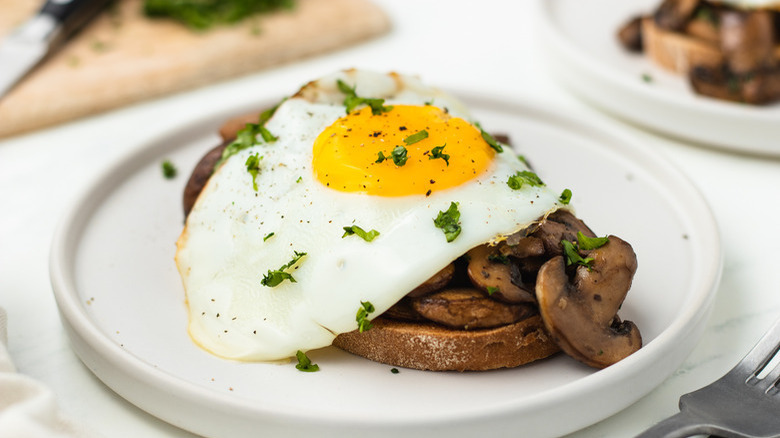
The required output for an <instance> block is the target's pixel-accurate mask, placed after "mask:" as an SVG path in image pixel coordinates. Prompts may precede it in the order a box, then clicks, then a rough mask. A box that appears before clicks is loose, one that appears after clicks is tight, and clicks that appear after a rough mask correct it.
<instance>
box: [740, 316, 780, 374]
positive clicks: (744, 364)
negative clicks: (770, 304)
mask: <svg viewBox="0 0 780 438" xmlns="http://www.w3.org/2000/svg"><path fill="white" fill-rule="evenodd" d="M778 349H780V319H778V320H777V321H775V323H774V324H773V325H772V328H770V329H769V331H767V332H766V334H765V335H764V336H762V337H761V339H760V340H759V341H758V343H757V344H756V346H755V347H753V349H752V350H750V352H748V354H747V355H746V356H745V357H744V359H742V360H741V361H740V362H739V364H738V365H737V366H736V367H735V368H734V370H741V371H743V372H744V371H746V372H748V373H749V375H748V376H747V377H746V378H745V382H746V383H748V384H755V383H758V382H759V379H756V375H757V374H758V373H759V372H761V370H762V369H763V368H764V367H765V366H766V364H768V363H769V361H770V360H772V358H773V357H774V355H775V354H776V353H777V351H778ZM775 371H776V370H775ZM772 374H774V372H773V373H772Z"/></svg>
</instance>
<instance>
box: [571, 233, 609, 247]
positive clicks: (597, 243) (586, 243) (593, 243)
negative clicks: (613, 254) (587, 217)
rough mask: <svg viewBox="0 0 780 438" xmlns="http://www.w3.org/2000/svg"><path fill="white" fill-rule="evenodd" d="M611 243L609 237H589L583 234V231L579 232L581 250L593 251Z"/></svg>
mask: <svg viewBox="0 0 780 438" xmlns="http://www.w3.org/2000/svg"><path fill="white" fill-rule="evenodd" d="M607 242H609V238H608V237H588V236H586V235H584V234H582V231H577V243H578V244H579V246H580V248H582V249H584V250H586V251H587V250H591V249H596V248H601V247H602V246H604V245H606V244H607Z"/></svg>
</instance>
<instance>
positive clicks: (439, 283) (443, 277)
mask: <svg viewBox="0 0 780 438" xmlns="http://www.w3.org/2000/svg"><path fill="white" fill-rule="evenodd" d="M454 274H455V264H454V263H450V264H449V265H447V266H445V267H444V268H442V270H440V271H439V272H437V273H435V274H433V277H431V278H429V279H428V280H426V281H425V283H423V284H421V285H419V286H417V287H416V288H414V289H413V290H412V291H411V292H409V293H408V294H406V296H407V297H421V296H423V295H427V294H429V293H431V292H433V291H437V290H439V289H442V288H444V286H446V285H447V283H449V282H450V280H452V276H453V275H454Z"/></svg>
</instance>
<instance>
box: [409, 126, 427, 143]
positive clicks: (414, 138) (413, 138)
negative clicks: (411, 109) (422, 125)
mask: <svg viewBox="0 0 780 438" xmlns="http://www.w3.org/2000/svg"><path fill="white" fill-rule="evenodd" d="M426 138H428V131H426V130H424V129H423V130H422V131H417V132H415V133H414V134H412V135H410V136H408V137H406V138H404V143H406V145H407V146H409V145H413V144H415V143H417V142H418V141H421V140H424V139H426Z"/></svg>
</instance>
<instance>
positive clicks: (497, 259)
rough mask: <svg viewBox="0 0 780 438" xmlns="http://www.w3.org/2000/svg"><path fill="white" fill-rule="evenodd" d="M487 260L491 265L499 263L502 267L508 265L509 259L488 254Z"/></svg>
mask: <svg viewBox="0 0 780 438" xmlns="http://www.w3.org/2000/svg"><path fill="white" fill-rule="evenodd" d="M488 260H489V261H491V262H493V263H501V264H504V265H508V264H509V257H507V256H505V255H503V254H490V255H489V256H488Z"/></svg>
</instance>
